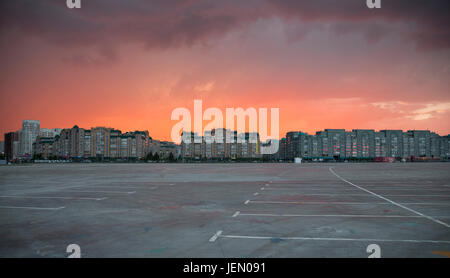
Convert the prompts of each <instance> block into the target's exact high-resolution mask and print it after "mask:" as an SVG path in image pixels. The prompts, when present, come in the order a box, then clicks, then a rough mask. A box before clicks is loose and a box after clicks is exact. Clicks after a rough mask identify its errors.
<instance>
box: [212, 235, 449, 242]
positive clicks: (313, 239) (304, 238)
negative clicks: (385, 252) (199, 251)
mask: <svg viewBox="0 0 450 278" xmlns="http://www.w3.org/2000/svg"><path fill="white" fill-rule="evenodd" d="M219 237H220V238H233V239H263V240H271V239H280V240H310V241H363V242H366V241H367V242H405V243H437V244H450V241H446V240H428V239H382V238H339V237H337V238H333V237H275V236H243V235H222V234H220V235H219V236H218V238H219ZM216 239H217V238H216Z"/></svg>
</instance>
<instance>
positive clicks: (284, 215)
mask: <svg viewBox="0 0 450 278" xmlns="http://www.w3.org/2000/svg"><path fill="white" fill-rule="evenodd" d="M238 215H239V216H267V217H336V218H339V217H343V218H347V217H354V218H421V217H422V216H419V215H371V214H273V213H241V212H239V213H238V214H237V215H236V216H238ZM233 217H235V216H233ZM434 217H439V218H447V217H450V216H434Z"/></svg>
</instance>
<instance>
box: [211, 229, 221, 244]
mask: <svg viewBox="0 0 450 278" xmlns="http://www.w3.org/2000/svg"><path fill="white" fill-rule="evenodd" d="M221 234H222V231H217V233H215V234H214V235H213V236H212V237H211V238H210V239H209V242H214V241H216V239H217V238H218V237H219V236H220V235H221Z"/></svg>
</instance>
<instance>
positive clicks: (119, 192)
mask: <svg viewBox="0 0 450 278" xmlns="http://www.w3.org/2000/svg"><path fill="white" fill-rule="evenodd" d="M65 191H67V192H82V193H114V194H134V193H136V191H98V190H92V191H90V190H65ZM61 192H64V191H61Z"/></svg>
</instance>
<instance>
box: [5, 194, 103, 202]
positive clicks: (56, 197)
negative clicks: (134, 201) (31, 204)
mask: <svg viewBox="0 0 450 278" xmlns="http://www.w3.org/2000/svg"><path fill="white" fill-rule="evenodd" d="M0 198H23V199H63V200H95V201H101V200H105V199H108V198H107V197H101V198H89V197H61V196H13V195H11V196H0Z"/></svg>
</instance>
